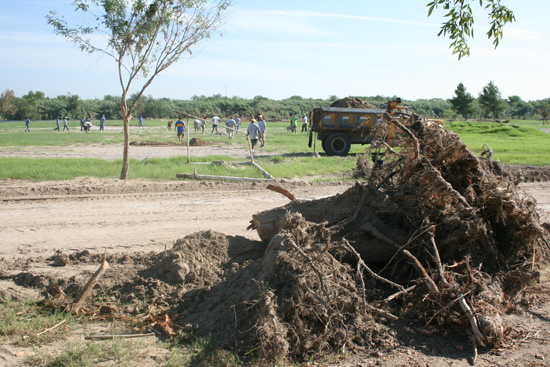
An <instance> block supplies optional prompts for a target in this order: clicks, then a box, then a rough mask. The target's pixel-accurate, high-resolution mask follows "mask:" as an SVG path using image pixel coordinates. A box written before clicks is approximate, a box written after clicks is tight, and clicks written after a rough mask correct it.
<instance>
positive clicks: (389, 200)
mask: <svg viewBox="0 0 550 367" xmlns="http://www.w3.org/2000/svg"><path fill="white" fill-rule="evenodd" d="M387 120H388V125H389V124H394V125H398V128H399V129H401V131H403V133H404V137H403V138H402V139H401V141H400V142H399V146H401V147H402V149H401V150H400V151H399V152H397V151H396V150H393V149H392V148H391V147H389V146H388V145H386V146H385V147H386V161H385V162H384V163H383V164H380V162H376V163H371V153H372V152H371V151H367V152H366V153H365V156H364V157H363V158H361V159H359V161H358V167H357V173H361V172H362V175H363V176H365V177H366V183H365V184H358V185H356V186H355V187H354V188H352V189H350V190H349V191H348V192H346V193H344V194H342V195H340V196H338V197H335V198H329V199H323V200H319V201H317V202H315V203H311V202H309V203H299V202H298V203H296V202H293V203H290V204H288V205H287V206H286V207H285V208H282V209H275V210H274V211H268V212H264V213H259V214H257V215H255V216H254V220H253V225H252V226H253V227H254V228H256V229H257V230H258V232H259V234H260V236H261V237H262V238H264V239H266V240H267V239H269V238H270V236H271V234H272V233H277V232H278V230H277V227H279V228H289V226H288V225H286V224H285V225H281V221H278V220H277V217H280V215H281V214H282V211H288V212H299V213H301V214H302V215H303V216H304V218H305V219H306V220H307V221H311V222H316V223H323V222H324V223H325V225H326V226H327V228H326V229H324V230H325V231H328V233H329V234H330V238H331V239H330V240H328V242H326V241H327V240H325V241H321V242H320V243H324V245H321V244H320V243H314V244H312V242H311V240H308V239H306V238H305V237H304V238H302V239H301V240H300V239H294V240H293V241H294V242H289V243H292V244H293V248H294V250H292V249H289V250H290V251H291V254H292V255H288V254H287V253H284V255H283V253H280V255H279V257H280V258H283V257H291V258H293V259H294V261H296V264H297V265H296V267H293V268H292V270H293V271H292V273H289V274H288V279H292V281H293V282H296V283H298V284H297V285H296V287H298V288H299V289H300V292H303V293H304V294H305V295H304V296H302V295H300V296H299V297H297V299H300V300H301V302H302V303H301V304H302V305H307V307H312V308H314V309H316V313H318V314H321V315H323V316H324V318H323V317H319V318H318V321H319V324H318V325H317V327H318V328H321V329H322V330H323V333H320V334H319V335H317V336H312V337H311V340H315V341H316V342H317V343H323V344H324V345H325V346H326V347H327V348H333V349H338V348H340V347H343V346H346V347H347V346H349V345H350V344H358V345H367V344H368V343H367V344H363V342H364V340H365V338H363V337H361V335H368V330H369V326H368V325H367V323H363V324H362V325H365V329H363V330H359V329H358V328H357V325H358V323H357V322H356V321H355V320H356V318H359V317H360V318H362V319H363V320H367V319H368V320H371V321H372V320H373V318H372V317H374V318H376V317H386V318H387V315H384V313H385V311H383V310H382V309H388V306H390V305H391V303H392V302H393V303H395V304H397V305H400V306H401V311H400V314H399V315H396V316H401V315H408V316H412V317H414V318H417V319H420V320H423V321H425V322H426V324H427V325H429V324H437V325H438V326H440V327H449V328H450V327H452V328H453V329H455V330H464V331H465V332H468V333H469V334H470V335H471V336H472V340H473V341H474V345H475V346H486V347H493V346H496V345H499V344H500V343H501V342H502V341H503V339H504V337H505V333H506V327H505V325H503V321H502V318H501V315H502V314H503V313H504V312H506V311H507V310H509V309H510V308H512V307H513V305H514V302H516V301H518V300H519V299H520V298H521V297H522V295H523V292H524V291H525V289H526V288H527V287H529V286H530V285H532V284H533V283H534V282H535V281H536V280H537V279H538V277H539V273H538V271H537V269H538V266H539V265H540V264H541V263H543V262H545V261H546V260H547V259H548V258H549V250H550V247H549V245H548V237H547V234H548V233H547V232H546V231H545V229H544V228H543V227H542V226H541V225H540V223H539V217H538V214H537V212H536V211H535V204H536V203H535V201H534V200H533V199H532V198H530V197H527V196H525V195H521V194H520V193H519V192H518V190H517V187H516V184H515V183H514V181H513V180H512V178H511V177H510V175H508V174H507V173H506V172H505V171H504V170H503V169H502V168H501V167H500V166H499V165H498V164H497V163H496V162H493V161H491V160H490V158H478V157H476V156H475V155H474V154H473V153H472V152H470V151H469V150H468V149H467V148H466V146H465V145H464V144H463V143H462V142H461V141H460V139H459V137H458V136H457V135H456V134H454V133H452V132H449V131H447V130H445V129H444V128H442V127H440V126H437V125H430V124H425V123H424V124H420V123H419V124H415V125H414V126H415V129H413V130H412V131H411V130H409V129H407V128H406V127H404V126H402V125H400V124H399V123H398V122H397V121H395V120H391V118H389V117H388V118H387ZM380 144H384V143H380ZM340 203H341V204H342V205H346V206H347V207H346V208H342V207H338V205H339V204H340ZM350 203H352V204H351V205H350ZM332 208H335V210H331V209H332ZM335 212H338V214H339V215H338V216H335V215H334V214H335ZM286 218H287V217H285V219H284V220H283V222H284V221H288V219H286ZM313 228H318V227H316V226H312V227H310V228H309V230H313ZM278 233H279V234H277V236H276V237H274V238H273V240H275V239H276V238H278V240H279V241H281V239H280V236H287V240H286V241H291V239H292V238H293V237H295V236H292V235H291V233H292V230H288V231H286V232H285V231H282V232H281V231H279V232H278ZM312 237H315V236H314V235H312ZM321 237H322V238H327V236H321ZM273 240H272V241H273ZM347 244H350V245H351V246H347ZM319 246H321V247H323V246H324V248H326V250H325V251H321V249H320V248H318V249H317V250H316V251H314V253H309V254H307V257H306V256H305V255H304V254H302V252H303V250H304V249H312V248H315V247H319ZM351 247H353V248H351ZM328 254H331V255H332V256H333V257H334V256H335V255H334V254H338V256H339V257H338V259H339V261H338V263H339V265H338V266H336V265H335V264H334V263H332V262H327V261H325V260H322V259H323V257H324V256H328ZM334 258H336V257H334ZM340 260H342V262H340ZM342 264H350V265H347V266H348V267H346V268H345V269H346V271H343V268H342V266H343V265H342ZM349 266H352V267H354V269H355V270H356V271H357V276H355V277H350V274H351V270H350V268H349ZM307 267H311V268H312V269H313V271H312V272H311V273H310V274H309V275H308V276H306V275H304V274H303V272H305V269H306V268H307ZM282 274H285V273H284V272H283V273H282ZM297 274H301V275H299V276H298V275H297ZM336 274H338V275H340V276H343V275H342V274H346V275H347V276H348V277H349V280H342V282H341V283H340V284H348V285H347V286H345V285H344V286H343V287H347V289H350V294H349V295H348V296H347V298H343V297H341V296H340V295H339V290H340V288H341V287H342V285H340V286H335V285H332V286H330V287H329V286H327V283H328V282H329V279H330V280H331V281H333V280H334V278H335V276H336ZM346 282H347V283H346ZM316 283H317V284H316ZM352 287H353V289H352ZM295 292H298V291H297V290H295ZM274 293H275V294H277V293H276V292H274ZM306 295H307V297H306ZM331 297H334V298H335V299H340V300H342V302H343V303H346V304H347V303H350V304H348V305H347V306H346V307H348V308H344V307H343V306H340V307H338V306H335V305H333V304H330V303H329V302H328V301H327V300H329V299H331ZM271 298H273V297H271ZM288 298H289V297H288V295H284V296H283V297H282V298H280V299H281V300H280V301H279V302H286V300H287V299H288ZM269 303H270V304H273V303H276V302H275V301H273V299H270V302H269ZM337 304H338V303H337ZM351 304H353V306H352V305H351ZM293 307H294V309H299V307H296V305H293ZM349 307H353V308H354V310H353V311H351V310H350V309H349ZM336 311H338V312H336ZM332 312H334V313H332ZM328 313H332V314H331V316H330V317H329V316H328V315H327V314H328ZM281 314H282V315H285V314H284V313H279V314H278V315H279V316H278V318H279V319H281V320H283V318H282V316H281ZM350 315H354V316H353V317H350ZM367 315H371V316H367ZM350 319H353V320H354V321H353V322H349V321H350ZM298 320H302V319H301V318H299V319H298ZM321 320H322V321H321ZM283 324H284V323H283ZM291 325H293V327H294V328H298V326H301V325H302V323H300V322H299V321H297V320H292V322H291ZM371 325H372V323H371ZM298 329H299V330H301V329H300V328H298ZM311 329H313V330H316V329H315V328H311V327H310V326H308V327H306V330H308V332H309V331H310V330H311ZM338 332H340V333H343V334H345V335H340V338H333V335H334V334H337V333H338ZM291 334H297V335H299V334H300V332H298V331H292V333H291ZM291 334H290V335H288V334H287V338H286V340H292V338H291V337H290V336H291ZM319 338H321V339H319ZM367 339H368V338H367ZM356 342H357V343H356ZM266 344H269V343H266ZM297 345H299V346H300V347H301V348H302V349H299V348H297V347H296V346H297ZM306 345H309V346H311V344H306ZM293 346H294V347H293ZM303 348H304V342H303V341H302V340H296V342H295V343H291V345H290V346H289V347H288V348H286V349H285V350H288V351H289V352H290V351H292V352H303V353H305V354H308V353H317V352H319V349H318V348H317V349H316V348H312V347H311V348H306V349H303ZM280 354H283V353H278V354H276V356H280ZM290 354H293V355H296V354H295V353H290ZM298 354H300V353H298Z"/></svg>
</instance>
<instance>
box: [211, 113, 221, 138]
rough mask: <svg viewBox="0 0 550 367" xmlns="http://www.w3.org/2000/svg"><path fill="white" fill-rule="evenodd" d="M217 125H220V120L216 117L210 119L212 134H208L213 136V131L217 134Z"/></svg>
mask: <svg viewBox="0 0 550 367" xmlns="http://www.w3.org/2000/svg"><path fill="white" fill-rule="evenodd" d="M219 123H220V118H219V117H218V116H214V117H212V132H211V133H210V134H213V133H214V130H216V134H217V133H218V125H219Z"/></svg>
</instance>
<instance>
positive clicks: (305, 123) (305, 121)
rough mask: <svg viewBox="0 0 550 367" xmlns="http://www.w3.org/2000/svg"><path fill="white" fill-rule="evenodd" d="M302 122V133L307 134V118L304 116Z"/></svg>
mask: <svg viewBox="0 0 550 367" xmlns="http://www.w3.org/2000/svg"><path fill="white" fill-rule="evenodd" d="M303 119H304V121H303V122H302V132H304V131H305V132H306V133H307V116H306V115H304V117H303Z"/></svg>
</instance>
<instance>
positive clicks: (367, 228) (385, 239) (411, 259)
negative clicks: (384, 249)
mask: <svg viewBox="0 0 550 367" xmlns="http://www.w3.org/2000/svg"><path fill="white" fill-rule="evenodd" d="M361 229H362V230H363V231H365V232H367V233H369V234H370V235H372V236H374V237H376V239H378V240H379V241H381V242H383V243H385V244H386V245H388V246H390V247H392V248H394V249H395V250H396V251H398V252H400V253H401V254H402V255H403V256H405V257H406V258H407V261H408V262H409V264H411V265H412V266H413V267H414V268H415V269H416V271H417V273H418V274H419V275H420V276H421V277H422V279H423V281H424V284H425V285H426V287H427V288H428V290H429V291H430V292H434V293H439V289H438V288H437V285H436V284H435V282H434V281H433V279H432V278H430V276H429V275H428V272H426V269H424V267H423V266H422V264H421V263H420V261H418V259H417V258H416V257H415V256H414V255H413V254H411V253H410V252H409V251H408V250H405V249H404V248H402V247H400V246H399V245H398V244H396V243H395V242H393V241H392V240H390V239H389V238H388V237H386V236H384V235H383V234H382V233H380V231H378V230H377V229H376V228H375V227H374V226H373V225H371V224H370V223H365V224H363V225H362V226H361Z"/></svg>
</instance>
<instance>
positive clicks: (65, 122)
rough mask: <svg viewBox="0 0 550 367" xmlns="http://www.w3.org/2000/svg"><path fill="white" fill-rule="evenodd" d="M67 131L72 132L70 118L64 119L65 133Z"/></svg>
mask: <svg viewBox="0 0 550 367" xmlns="http://www.w3.org/2000/svg"><path fill="white" fill-rule="evenodd" d="M65 129H67V131H71V130H69V118H68V117H67V116H65V118H64V119H63V131H65Z"/></svg>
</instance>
